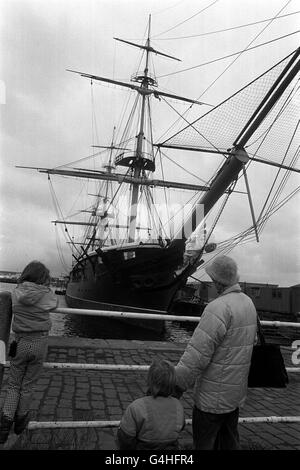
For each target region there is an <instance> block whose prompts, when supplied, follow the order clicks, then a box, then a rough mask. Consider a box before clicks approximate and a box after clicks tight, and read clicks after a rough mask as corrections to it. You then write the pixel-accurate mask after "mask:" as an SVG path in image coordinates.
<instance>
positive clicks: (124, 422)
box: [117, 360, 185, 450]
mask: <svg viewBox="0 0 300 470" xmlns="http://www.w3.org/2000/svg"><path fill="white" fill-rule="evenodd" d="M147 383H148V393H147V396H145V397H142V398H138V399H137V400H135V401H133V402H132V403H131V404H130V405H129V406H128V408H127V409H126V411H125V413H124V415H123V417H122V419H121V422H120V427H119V429H118V432H117V442H118V446H119V449H120V450H133V449H135V450H176V449H178V448H179V446H178V437H179V433H180V431H182V429H183V428H184V425H185V419H184V410H183V406H182V404H181V403H180V401H179V400H178V399H177V398H175V397H174V396H172V394H174V393H175V387H176V376H175V369H174V366H173V365H172V364H171V363H170V362H169V361H166V360H160V361H159V360H154V361H153V362H152V364H151V366H150V368H149V372H148V377H147Z"/></svg>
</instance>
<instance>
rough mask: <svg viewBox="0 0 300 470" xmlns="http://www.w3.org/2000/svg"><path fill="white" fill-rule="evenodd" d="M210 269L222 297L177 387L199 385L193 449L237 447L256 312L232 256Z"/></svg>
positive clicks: (195, 340)
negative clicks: (239, 420)
mask: <svg viewBox="0 0 300 470" xmlns="http://www.w3.org/2000/svg"><path fill="white" fill-rule="evenodd" d="M206 272H207V274H208V275H209V276H210V277H211V279H212V281H213V282H214V285H215V287H216V289H217V292H218V294H219V295H218V297H217V298H216V299H214V300H213V301H211V302H210V303H208V305H207V306H206V307H205V309H204V311H203V313H202V316H201V318H200V321H199V324H198V325H197V327H196V329H195V331H194V333H193V336H192V338H191V339H190V341H189V343H188V345H187V347H186V349H185V352H184V353H183V355H182V357H181V359H180V360H179V362H178V364H177V366H176V367H175V370H176V377H177V386H179V387H180V389H181V390H182V391H184V390H187V389H188V388H192V387H193V388H194V390H193V391H194V408H193V418H192V429H193V441H194V444H193V445H194V448H195V449H197V450H204V449H211V450H217V449H223V450H236V449H239V434H238V417H239V408H240V407H241V406H242V405H243V404H244V402H245V399H246V394H247V386H248V373H249V368H250V361H251V355H252V349H253V345H254V343H255V338H256V328H257V313H256V309H255V306H254V304H253V302H252V300H251V299H250V297H248V296H247V295H246V294H244V293H243V292H242V291H241V288H240V286H239V284H238V280H239V276H238V270H237V265H236V263H235V261H234V260H233V259H232V258H230V257H229V256H219V257H216V258H215V259H214V261H213V262H212V263H211V264H210V265H209V266H208V267H207V268H206Z"/></svg>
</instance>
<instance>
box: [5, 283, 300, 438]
mask: <svg viewBox="0 0 300 470" xmlns="http://www.w3.org/2000/svg"><path fill="white" fill-rule="evenodd" d="M3 294H5V295H3ZM8 294H9V293H7V292H5V293H0V307H1V308H0V320H1V322H0V346H1V345H2V346H3V345H4V349H3V347H2V349H1V348H0V386H1V383H2V378H3V369H4V368H6V367H9V366H10V363H9V362H6V360H5V358H6V347H7V345H8V342H9V333H10V325H11V316H12V314H11V304H10V295H8ZM53 312H54V313H61V314H74V315H76V314H77V315H93V316H108V317H120V318H139V319H140V318H144V319H148V320H150V319H151V320H153V319H155V320H169V321H190V322H191V321H193V322H199V320H200V317H191V316H179V315H166V314H158V313H156V314H149V313H132V312H121V311H119V312H116V311H115V312H112V311H106V310H87V309H73V308H57V309H56V310H54V311H53ZM261 323H262V324H263V325H264V324H265V325H272V326H289V327H292V328H300V323H295V322H279V321H262V322H261ZM1 354H2V359H1ZM3 357H4V360H3ZM149 367H150V366H148V365H126V364H86V363H60V362H56V363H51V362H45V363H44V368H47V369H73V370H109V371H140V372H141V371H144V372H146V371H147V370H148V369H149ZM286 369H287V372H288V373H294V372H300V368H297V367H288V368H286ZM298 422H300V416H259V417H239V423H241V424H242V423H298ZM191 423H192V420H191V419H186V424H188V425H189V424H191ZM119 424H120V421H105V420H101V421H99V420H94V421H30V422H29V424H28V429H29V430H34V429H45V428H47V429H51V428H52V429H53V428H60V429H62V428H90V427H93V428H116V427H118V426H119Z"/></svg>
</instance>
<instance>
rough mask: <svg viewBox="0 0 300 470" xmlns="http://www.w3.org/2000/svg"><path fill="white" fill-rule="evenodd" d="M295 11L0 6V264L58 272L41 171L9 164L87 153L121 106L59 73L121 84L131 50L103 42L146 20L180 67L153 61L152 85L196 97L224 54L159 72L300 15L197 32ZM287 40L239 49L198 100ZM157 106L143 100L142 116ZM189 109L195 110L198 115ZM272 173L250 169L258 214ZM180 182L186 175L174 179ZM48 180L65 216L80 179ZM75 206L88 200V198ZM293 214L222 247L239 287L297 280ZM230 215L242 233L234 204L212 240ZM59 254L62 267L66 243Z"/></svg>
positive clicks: (30, 0)
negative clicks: (240, 54) (253, 237)
mask: <svg viewBox="0 0 300 470" xmlns="http://www.w3.org/2000/svg"><path fill="white" fill-rule="evenodd" d="M298 8H299V3H298V2H297V1H296V0H290V1H287V0H286V1H285V0H272V1H270V0H242V1H241V0H218V1H213V0H181V1H177V0H164V1H161V0H160V1H158V0H57V1H56V0H49V1H47V2H46V1H42V0H0V18H1V19H0V21H1V24H0V27H1V46H0V48H1V51H0V56H1V59H0V67H1V76H0V78H1V86H0V92H1V219H0V220H1V239H0V248H1V251H0V269H7V270H10V269H11V270H16V271H20V270H22V269H23V267H24V266H25V265H26V264H27V263H28V262H29V261H31V260H32V259H40V260H41V261H43V262H45V263H46V264H47V265H48V266H49V268H50V269H51V271H52V273H53V274H60V273H62V272H65V271H64V267H63V266H62V264H61V262H60V259H59V257H58V254H57V239H56V230H55V228H54V226H53V224H51V220H54V219H56V213H55V210H54V206H53V202H52V199H51V194H50V190H49V183H48V181H47V176H46V175H44V174H40V173H37V172H34V171H29V170H21V169H17V168H16V165H27V166H33V167H34V166H38V167H55V166H59V165H63V164H65V163H67V162H70V161H73V160H74V161H75V160H78V159H80V158H83V157H85V156H87V155H90V154H91V153H93V150H92V149H91V145H93V144H109V142H110V140H111V135H112V128H113V126H114V125H115V124H116V122H117V120H118V117H119V115H120V112H121V110H122V108H121V104H120V103H121V94H122V93H123V91H122V90H121V89H120V88H117V87H111V86H106V85H105V86H95V87H94V89H95V91H94V95H93V96H91V88H90V86H89V81H88V80H86V79H83V78H81V77H79V76H76V75H73V74H71V73H69V72H67V71H66V69H68V68H69V69H74V70H79V71H83V72H86V73H92V74H98V75H100V76H104V77H113V78H115V79H118V80H124V81H128V80H129V79H130V76H131V75H132V74H133V73H134V72H135V71H136V70H138V65H139V54H138V51H137V50H136V49H135V48H131V47H127V46H125V45H123V44H120V43H118V42H116V41H114V40H113V37H119V38H123V39H127V40H132V41H136V42H139V43H141V42H140V41H141V40H142V38H144V37H145V32H146V27H147V21H148V15H149V14H150V13H151V14H152V35H153V47H156V48H157V49H159V50H161V51H163V52H166V53H167V54H170V55H174V56H176V57H179V58H180V59H181V60H182V62H180V63H179V62H175V61H168V60H166V59H163V58H159V57H157V58H155V71H156V74H157V76H158V77H159V76H162V77H161V78H159V86H160V89H164V90H167V91H169V92H173V93H177V94H179V95H183V96H187V97H190V98H195V99H197V98H198V97H199V96H201V95H202V93H203V91H204V90H205V89H206V88H207V87H208V85H209V84H210V83H211V82H212V81H213V80H214V79H215V78H216V77H217V76H218V75H220V73H221V72H223V70H224V69H225V68H226V66H227V65H229V63H230V61H231V60H232V58H231V59H226V60H224V61H220V62H216V63H214V64H210V65H207V66H203V67H199V68H195V69H193V70H190V71H188V72H186V73H177V74H174V75H168V76H165V77H163V75H167V74H168V73H170V72H175V71H177V72H179V71H180V70H182V69H185V68H189V67H193V66H195V65H198V64H201V63H204V62H207V61H210V60H212V59H216V58H218V57H222V56H224V55H227V54H230V53H232V52H237V51H239V50H241V49H244V48H245V47H246V46H247V45H248V44H249V43H250V41H251V40H253V39H254V38H255V36H256V35H258V33H259V32H261V34H260V35H259V37H258V38H257V39H256V41H255V42H254V43H253V45H256V44H259V43H262V42H267V41H270V40H272V39H274V38H277V37H279V36H284V35H287V34H289V33H291V32H294V31H296V30H298V29H299V24H300V21H299V20H300V18H299V14H295V15H289V16H286V17H284V18H279V19H277V20H276V21H274V22H273V23H272V24H271V25H270V26H268V28H266V29H265V30H264V31H262V30H263V28H265V26H266V25H267V22H265V23H259V24H257V25H252V26H248V27H247V28H239V29H235V30H232V31H228V32H223V33H218V34H211V35H205V36H200V34H201V33H207V32H214V31H216V30H223V29H226V28H231V27H234V26H239V25H243V24H246V23H247V24H248V23H254V22H258V21H262V20H266V19H270V18H272V17H274V16H276V15H278V14H280V15H288V14H290V13H294V12H297V9H298ZM201 10H203V11H201ZM175 26H176V27H175ZM187 36H191V37H189V38H187ZM192 36H194V37H192ZM196 36H197V37H196ZM298 39H299V35H291V36H289V37H286V38H285V39H282V40H281V41H277V42H274V43H270V44H269V45H268V46H265V47H262V48H258V49H256V50H254V51H252V52H248V53H247V54H246V55H245V58H243V60H242V59H241V61H236V63H235V64H234V65H233V67H232V68H231V69H229V70H228V72H226V73H224V76H223V77H222V78H221V79H220V80H218V81H217V82H216V84H215V85H214V86H213V87H211V88H210V89H209V90H208V91H207V92H206V93H204V94H203V96H201V100H203V101H206V102H208V103H212V104H217V103H218V102H220V101H221V100H222V99H225V98H226V97H227V96H228V95H230V94H231V93H233V92H234V91H236V90H237V89H238V88H239V87H241V86H242V85H245V84H246V83H248V82H249V81H250V80H251V79H253V78H254V77H256V76H257V75H258V74H259V73H262V72H263V71H264V70H266V69H267V68H268V67H271V66H272V65H273V64H275V63H276V62H278V61H279V60H280V59H282V58H283V57H285V56H286V55H288V54H289V53H291V52H292V51H293V50H294V49H296V47H297V46H298ZM127 93H132V92H130V91H127ZM155 101H156V100H155ZM298 103H299V101H298ZM92 104H94V105H95V109H96V111H97V120H96V118H95V116H94V115H93V107H92ZM159 105H160V103H158V102H155V103H154V104H153V115H155V113H157V110H158V106H159ZM178 109H179V110H180V111H181V112H182V111H183V109H184V108H182V105H181V107H180V106H179V107H178ZM193 112H194V113H195V115H197V112H198V114H199V110H198V111H195V110H194V111H193ZM170 119H171V117H170V116H169V114H168V113H167V117H163V116H162V115H161V116H160V115H159V121H158V122H154V132H155V135H158V136H159V135H162V134H163V130H165V129H168V127H169V125H170V124H171V122H172V121H171V120H170ZM175 119H176V116H175V115H174V116H173V120H175ZM173 157H174V155H173ZM188 159H189V160H188V163H187V157H186V156H185V155H183V154H181V155H178V162H179V163H180V164H182V165H184V166H187V164H188V165H190V168H191V170H192V171H193V172H198V174H199V175H201V171H202V169H201V165H200V163H199V157H197V156H196V157H195V156H188ZM82 166H85V162H83V164H82ZM272 171H273V170H271V169H266V168H261V167H259V169H256V170H255V171H254V172H253V173H252V174H250V175H249V179H250V185H251V188H252V191H253V198H254V205H255V208H256V210H257V211H258V210H259V201H260V199H261V197H262V195H263V190H264V181H265V180H266V178H267V177H268V176H270V177H271V176H272V174H274V173H272ZM172 172H173V174H172V179H179V178H180V176H181V174H180V172H179V171H178V170H176V168H173V169H171V173H172ZM168 179H171V178H168ZM185 181H187V182H194V181H195V180H193V179H192V178H191V179H190V180H189V179H187V178H186V177H185ZM53 184H54V183H53ZM55 184H57V186H56V187H55V189H56V191H57V194H58V196H59V198H60V200H61V201H62V203H63V205H64V210H65V211H66V212H68V213H71V212H72V211H73V212H74V211H75V209H78V207H76V208H75V205H74V199H76V198H77V194H79V192H80V191H81V193H82V194H83V193H84V192H86V189H87V186H86V182H83V183H80V182H78V181H72V180H71V181H69V180H67V179H65V178H61V179H60V181H59V182H58V183H55ZM297 185H299V176H298V175H293V176H292V177H291V178H290V180H289V184H288V192H289V191H291V190H292V189H294V188H296V186H297ZM82 194H81V196H82ZM74 196H75V197H74ZM78 197H79V196H78ZM80 202H81V203H82V204H83V203H86V205H88V198H86V200H84V201H83V200H81V201H80ZM298 207H299V198H298V199H297V198H294V199H293V200H292V201H291V202H290V203H289V204H288V205H286V206H285V207H284V208H283V209H281V211H279V212H278V213H277V214H276V215H275V216H274V217H273V218H272V219H271V220H270V221H269V223H268V224H267V226H266V228H265V231H264V232H263V234H262V237H261V242H260V243H259V244H257V243H254V242H253V243H250V244H247V245H242V246H241V247H239V248H236V249H235V250H234V251H232V252H231V256H232V257H234V258H235V259H236V260H237V261H238V263H239V264H240V272H241V279H242V280H246V281H247V280H248V281H257V282H270V283H276V284H280V285H285V286H287V285H292V284H296V283H299V272H300V266H299V264H300V262H299V260H300V254H299V253H300V240H299V233H300V231H299V228H300V217H299V209H298ZM80 208H81V209H82V208H83V205H82V206H81V207H80ZM241 217H244V218H245V220H243V224H244V225H243V226H244V228H245V227H247V226H249V225H250V224H251V219H250V212H249V207H248V205H247V202H246V201H245V200H243V201H239V202H238V205H237V206H235V207H234V210H233V211H231V213H229V212H228V215H227V217H226V218H225V220H223V223H222V225H221V226H220V228H218V230H219V232H217V233H216V241H218V235H220V237H221V236H225V237H226V236H227V234H228V235H229V234H230V233H234V230H235V226H236V225H238V223H240V222H241ZM237 230H238V228H237ZM58 231H60V229H59V230H58ZM63 249H64V256H65V259H66V261H67V262H68V263H69V265H71V256H70V253H69V250H68V247H67V246H66V245H65V246H64V248H63Z"/></svg>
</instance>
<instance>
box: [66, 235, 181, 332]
mask: <svg viewBox="0 0 300 470" xmlns="http://www.w3.org/2000/svg"><path fill="white" fill-rule="evenodd" d="M182 259H183V246H182V243H178V245H177V246H175V247H174V246H173V247H172V248H171V249H169V248H168V247H162V246H160V245H158V244H143V245H142V244H140V245H134V246H131V247H128V246H126V247H114V248H109V249H107V250H106V251H104V250H103V251H101V250H98V251H97V252H93V253H90V254H89V255H88V256H86V257H84V258H83V259H82V260H80V261H79V262H78V263H77V264H76V265H75V266H74V268H73V270H72V272H71V275H70V280H69V282H68V285H67V289H66V301H67V304H68V306H70V307H72V308H82V309H84V308H85V309H93V310H115V311H118V310H122V311H130V312H137V313H157V314H159V313H167V312H168V310H169V307H170V305H171V303H172V299H173V298H174V296H175V294H176V292H177V290H178V289H179V287H180V286H181V285H182V284H184V282H185V281H186V277H184V276H182V274H181V275H178V274H177V273H176V272H178V266H179V265H180V264H182ZM122 321H126V322H131V323H132V324H134V325H135V326H140V327H143V328H147V329H151V330H155V331H162V330H163V328H164V321H162V320H161V321H160V320H145V319H141V320H139V319H136V320H132V319H127V318H126V319H122Z"/></svg>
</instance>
